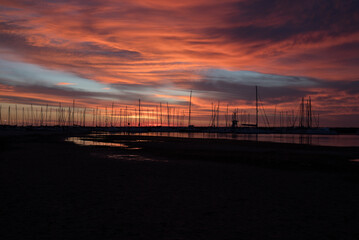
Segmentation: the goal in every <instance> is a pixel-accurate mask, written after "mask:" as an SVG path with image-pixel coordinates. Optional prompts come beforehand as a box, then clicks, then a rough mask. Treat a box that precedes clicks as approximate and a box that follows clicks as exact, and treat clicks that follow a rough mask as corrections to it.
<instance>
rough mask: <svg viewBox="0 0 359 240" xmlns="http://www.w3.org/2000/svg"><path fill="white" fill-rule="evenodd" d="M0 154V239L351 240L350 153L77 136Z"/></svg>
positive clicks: (353, 151) (353, 178)
mask: <svg viewBox="0 0 359 240" xmlns="http://www.w3.org/2000/svg"><path fill="white" fill-rule="evenodd" d="M73 137H77V138H76V139H79V140H82V141H83V143H84V141H85V140H87V141H95V142H96V141H102V142H107V143H115V144H114V145H112V146H111V144H110V145H109V146H106V145H103V146H101V145H87V146H86V145H79V144H75V143H74V142H73V141H69V139H71V138H72V139H73ZM66 140H67V141H66ZM0 144H1V148H0V159H1V160H0V191H1V197H0V203H1V210H0V211H1V213H0V223H1V226H2V227H1V230H0V238H1V239H358V236H359V229H358V228H357V225H358V223H359V219H358V217H357V216H358V214H359V205H358V201H359V177H358V176H359V175H358V173H359V171H358V169H359V168H358V165H359V164H358V163H357V162H351V161H349V160H350V159H355V158H359V157H358V156H359V155H358V152H359V150H358V148H337V147H320V146H309V145H297V144H282V143H259V142H250V141H231V140H219V139H211V140H209V139H183V138H167V137H149V136H131V135H128V136H126V135H122V136H114V135H101V134H99V135H96V134H93V135H90V136H88V135H86V134H82V133H74V132H56V133H47V132H43V133H39V132H25V133H24V132H20V133H19V132H17V133H16V132H15V133H13V132H11V133H9V132H7V133H2V134H0ZM116 144H121V145H119V146H115V145H116ZM121 146H122V147H121Z"/></svg>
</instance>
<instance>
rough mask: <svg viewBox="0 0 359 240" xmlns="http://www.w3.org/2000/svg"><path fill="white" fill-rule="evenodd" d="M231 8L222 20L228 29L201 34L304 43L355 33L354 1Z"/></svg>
mask: <svg viewBox="0 0 359 240" xmlns="http://www.w3.org/2000/svg"><path fill="white" fill-rule="evenodd" d="M233 9H234V10H233V11H232V14H230V15H229V16H227V17H225V19H224V20H225V22H226V23H227V25H228V26H231V27H226V26H220V27H210V28H206V29H205V31H204V32H205V33H206V34H208V35H209V36H212V37H217V38H219V37H222V38H226V39H227V40H228V41H233V42H244V43H252V42H258V41H265V42H279V41H284V40H287V39H292V40H293V41H294V43H307V42H319V41H322V40H323V39H324V38H327V37H329V36H330V37H337V36H342V35H346V34H350V33H353V32H358V31H359V16H358V12H359V2H358V1H354V0H353V1H340V0H319V1H310V0H304V1H299V2H298V1H286V0H253V1H240V2H238V3H235V4H234V6H233ZM236 25H237V26H236ZM314 33H315V34H314Z"/></svg>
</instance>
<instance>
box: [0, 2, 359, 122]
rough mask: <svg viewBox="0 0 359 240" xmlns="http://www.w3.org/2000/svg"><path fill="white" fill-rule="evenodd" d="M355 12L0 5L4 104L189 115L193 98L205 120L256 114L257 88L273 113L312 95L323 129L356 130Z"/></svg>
mask: <svg viewBox="0 0 359 240" xmlns="http://www.w3.org/2000/svg"><path fill="white" fill-rule="evenodd" d="M358 12H359V4H358V3H357V2H356V1H345V2H343V1H335V0H332V1H328V0H319V1H315V2H314V3H313V1H309V0H305V1H301V2H298V3H296V2H288V1H284V0H282V1H281V0H279V1H278V0H277V1H274V0H273V1H268V0H251V1H249V0H241V1H233V0H226V1H214V0H206V1H202V0H197V1H196V0H191V1H187V0H185V1H180V2H172V1H163V0H145V1H140V0H135V1H133V0H132V1H130V0H122V1H115V0H101V1H100V0H88V1H84V0H68V1H22V0H11V1H8V0H0V90H1V92H0V102H2V103H17V104H47V103H48V104H50V105H57V104H58V102H63V103H64V104H66V103H71V102H72V99H76V101H77V102H78V103H79V104H81V106H82V107H92V108H93V107H96V106H100V107H105V106H106V105H108V106H109V105H110V104H111V102H113V101H115V102H116V103H117V104H119V105H129V106H130V105H135V104H137V102H136V101H137V100H138V99H139V98H141V100H142V101H143V103H144V105H146V104H147V105H148V107H150V106H155V105H158V104H159V103H160V102H162V103H163V104H164V103H167V102H169V103H170V104H171V105H172V106H173V107H175V106H177V108H178V109H180V108H181V109H186V108H187V105H188V98H189V91H190V90H193V95H194V101H193V104H194V106H193V107H194V116H197V118H198V119H200V118H202V119H204V120H203V122H206V121H207V118H208V117H205V115H206V114H207V115H210V114H211V108H212V102H214V103H217V102H218V101H220V106H223V108H222V109H221V111H225V109H224V106H226V105H227V104H228V105H229V106H230V108H231V109H234V108H239V109H242V110H245V109H247V110H246V111H249V112H251V111H252V110H253V106H254V102H253V101H254V99H255V96H254V86H255V85H258V86H259V89H260V95H261V100H262V102H263V106H264V107H265V109H266V111H267V112H268V113H272V114H273V112H274V109H276V111H291V110H292V109H293V110H296V109H297V108H298V104H299V101H300V99H301V97H308V96H311V98H312V101H313V110H314V111H315V112H316V113H319V114H320V115H321V125H324V126H348V127H349V126H356V127H359V112H358V110H359V107H358V102H359V101H358V100H359V79H358V76H359V68H358V64H359V58H358V54H359V14H358ZM79 106H80V105H79ZM248 109H249V110H248ZM251 113H252V114H254V112H251ZM200 116H201V117H200ZM207 122H208V121H207ZM198 124H199V123H198Z"/></svg>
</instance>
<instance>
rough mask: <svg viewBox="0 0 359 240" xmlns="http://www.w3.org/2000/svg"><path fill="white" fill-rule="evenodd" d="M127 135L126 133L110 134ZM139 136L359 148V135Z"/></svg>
mask: <svg viewBox="0 0 359 240" xmlns="http://www.w3.org/2000/svg"><path fill="white" fill-rule="evenodd" d="M111 134H114V135H128V133H111ZM131 135H139V136H162V137H178V138H203V139H231V140H246V141H260V142H278V143H295V144H310V145H320V146H335V147H359V135H313V134H233V133H185V132H148V133H131Z"/></svg>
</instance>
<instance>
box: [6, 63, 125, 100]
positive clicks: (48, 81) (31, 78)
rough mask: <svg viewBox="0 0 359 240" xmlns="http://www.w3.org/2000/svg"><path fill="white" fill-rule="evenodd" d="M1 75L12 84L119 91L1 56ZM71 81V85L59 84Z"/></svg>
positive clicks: (70, 74)
mask: <svg viewBox="0 0 359 240" xmlns="http://www.w3.org/2000/svg"><path fill="white" fill-rule="evenodd" d="M0 76H1V78H2V79H4V80H7V81H8V83H9V84H11V85H25V86H26V85H44V86H49V87H57V88H58V87H62V88H71V89H74V90H80V91H85V92H107V93H118V91H117V90H115V89H112V88H111V86H110V85H108V84H103V83H100V82H97V81H94V80H91V79H86V78H82V77H79V76H77V75H75V74H72V73H68V72H63V71H57V70H51V69H46V68H44V67H41V66H38V65H35V64H30V63H23V62H14V61H8V60H4V59H1V58H0ZM59 83H70V85H60V86H59V85H57V84H59Z"/></svg>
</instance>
